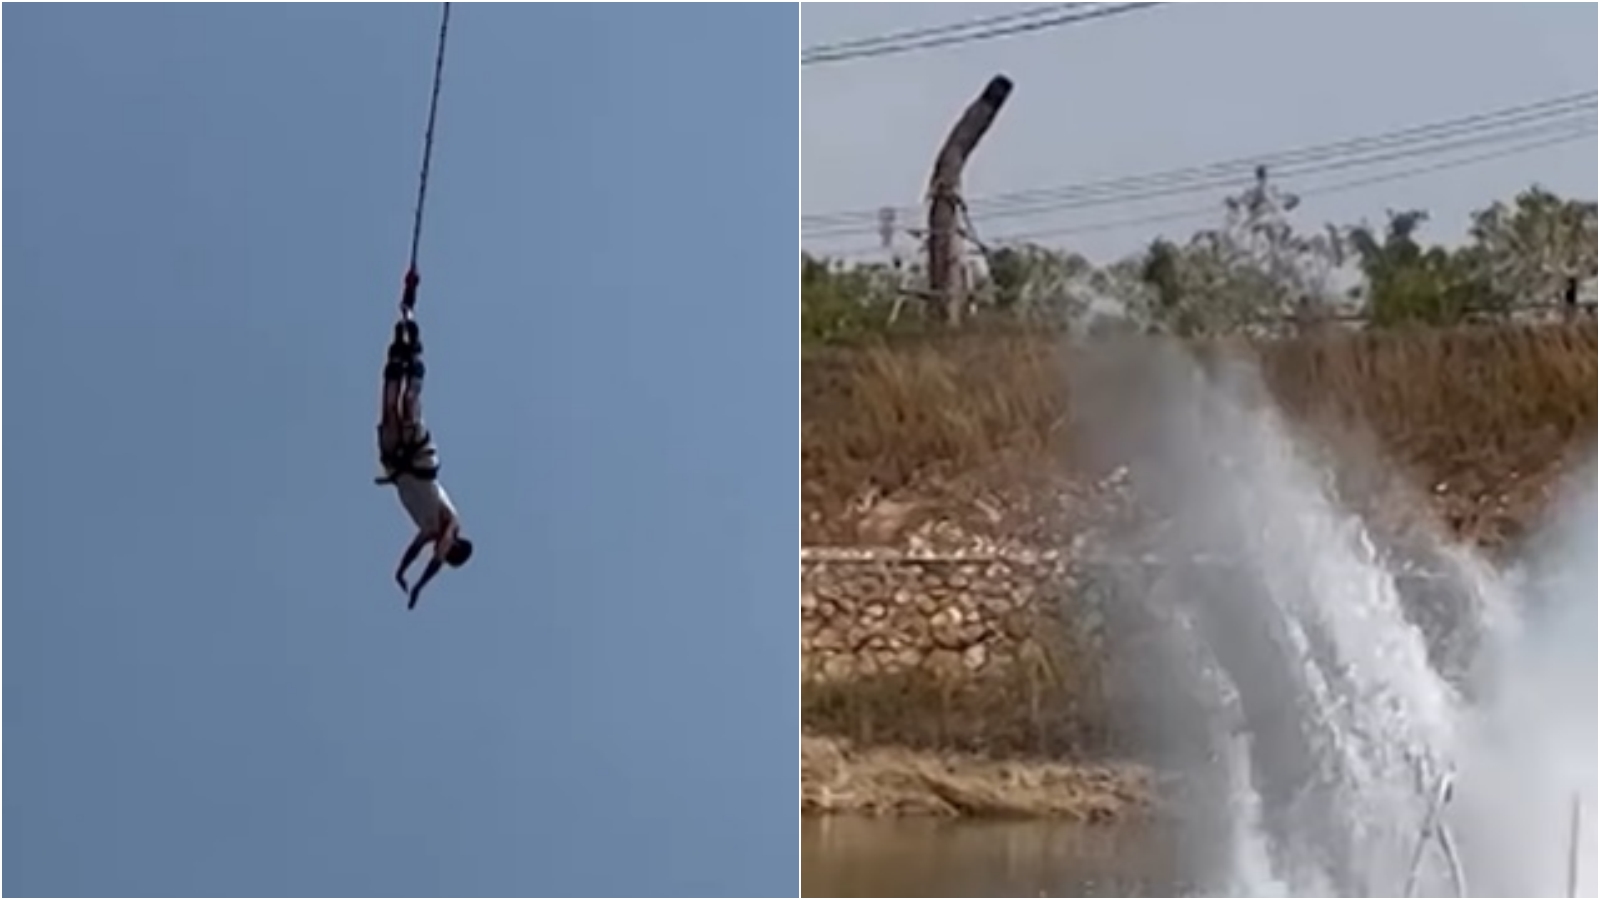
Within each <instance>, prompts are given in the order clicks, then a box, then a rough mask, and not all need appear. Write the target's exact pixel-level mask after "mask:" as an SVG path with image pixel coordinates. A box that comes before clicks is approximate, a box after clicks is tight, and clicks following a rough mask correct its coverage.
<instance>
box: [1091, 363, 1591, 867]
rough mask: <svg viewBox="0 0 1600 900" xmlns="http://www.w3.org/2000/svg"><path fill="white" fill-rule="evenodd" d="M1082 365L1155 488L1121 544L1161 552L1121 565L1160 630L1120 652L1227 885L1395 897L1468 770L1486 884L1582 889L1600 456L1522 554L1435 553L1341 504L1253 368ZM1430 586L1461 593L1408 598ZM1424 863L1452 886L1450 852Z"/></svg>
mask: <svg viewBox="0 0 1600 900" xmlns="http://www.w3.org/2000/svg"><path fill="white" fill-rule="evenodd" d="M1081 362H1082V364H1083V370H1082V371H1080V373H1079V375H1078V377H1077V378H1076V379H1075V381H1074V383H1075V385H1077V386H1079V393H1078V396H1077V398H1076V399H1077V400H1078V404H1079V411H1080V422H1081V423H1082V424H1083V425H1085V426H1086V433H1087V434H1088V435H1089V436H1090V440H1091V442H1092V444H1093V447H1092V449H1093V450H1096V451H1100V452H1103V453H1106V454H1107V455H1108V458H1111V459H1115V460H1117V461H1119V462H1122V463H1123V464H1126V465H1127V466H1128V467H1129V469H1130V472H1131V474H1132V478H1133V485H1134V493H1135V495H1136V496H1137V498H1138V501H1139V503H1140V504H1141V506H1142V507H1143V514H1142V515H1141V516H1139V517H1138V523H1137V525H1136V526H1135V527H1132V528H1130V529H1128V530H1127V531H1125V532H1124V533H1120V534H1118V535H1116V536H1115V537H1114V539H1113V540H1112V545H1111V547H1110V548H1109V551H1103V552H1108V553H1109V555H1110V556H1111V557H1112V558H1119V559H1125V560H1127V559H1139V560H1151V559H1154V560H1157V561H1159V565H1156V566H1138V565H1135V566H1126V567H1122V568H1119V569H1115V570H1114V571H1113V570H1105V571H1102V573H1101V577H1102V578H1103V579H1111V580H1114V581H1115V582H1116V586H1117V590H1116V592H1115V593H1116V596H1117V598H1118V603H1117V605H1118V606H1120V607H1122V608H1121V609H1118V610H1113V611H1111V612H1112V614H1113V616H1114V617H1115V618H1116V619H1117V620H1118V621H1119V622H1120V623H1121V624H1122V625H1123V626H1125V627H1126V628H1127V629H1128V631H1129V633H1139V634H1141V635H1143V636H1144V637H1145V639H1143V640H1141V641H1140V647H1141V648H1142V649H1140V650H1139V651H1137V652H1135V651H1133V650H1130V651H1129V652H1127V653H1125V654H1124V655H1123V658H1122V659H1121V660H1120V662H1121V663H1122V664H1123V667H1124V671H1123V672H1122V673H1121V674H1122V676H1123V678H1124V680H1125V681H1130V682H1137V683H1138V684H1139V685H1140V688H1141V689H1140V690H1137V691H1136V692H1135V693H1136V694H1137V695H1138V698H1139V699H1138V701H1137V707H1138V710H1139V712H1140V713H1142V715H1141V716H1140V718H1139V722H1138V724H1139V725H1141V726H1142V729H1143V730H1142V734H1143V736H1144V738H1145V740H1146V742H1147V743H1148V744H1149V746H1151V747H1152V748H1153V750H1154V752H1155V761H1156V762H1157V763H1158V764H1159V765H1163V766H1165V767H1167V768H1169V769H1173V770H1176V771H1178V772H1180V773H1182V775H1183V776H1184V781H1185V783H1186V784H1187V785H1188V791H1187V793H1186V794H1185V798H1184V800H1183V805H1184V806H1185V807H1186V809H1185V810H1184V812H1185V813H1186V816H1185V818H1186V819H1187V820H1188V821H1190V822H1191V823H1192V824H1193V828H1192V829H1191V831H1193V832H1194V838H1193V840H1192V841H1191V844H1192V856H1193V858H1192V859H1190V860H1187V862H1188V863H1190V868H1192V869H1193V870H1194V873H1195V878H1196V880H1198V881H1199V882H1200V883H1201V885H1202V887H1203V889H1205V890H1207V891H1221V892H1226V893H1228V894H1231V895H1236V896H1237V895H1251V896H1338V895H1343V896H1394V895H1395V894H1396V893H1397V892H1399V891H1400V890H1401V889H1402V887H1403V885H1404V883H1405V879H1406V875H1407V872H1408V869H1409V863H1410V854H1411V851H1412V848H1413V847H1414V846H1415V842H1416V840H1417V835H1418V829H1419V828H1420V827H1421V825H1422V823H1423V821H1424V820H1425V818H1426V816H1427V811H1428V808H1429V805H1430V801H1431V798H1432V794H1433V792H1434V789H1435V787H1436V785H1437V784H1438V781H1439V779H1440V778H1441V777H1442V776H1443V775H1444V774H1445V773H1446V772H1449V771H1458V772H1459V776H1458V779H1457V783H1458V789H1457V794H1456V802H1455V803H1454V804H1453V805H1452V807H1451V808H1450V809H1449V810H1448V815H1447V821H1448V823H1449V826H1450V828H1451V829H1452V832H1453V833H1454V834H1455V835H1456V836H1457V838H1458V842H1459V844H1460V846H1461V850H1462V857H1463V863H1464V866H1465V869H1466V873H1467V878H1468V884H1469V886H1471V887H1472V888H1473V890H1474V893H1478V894H1483V893H1484V892H1486V891H1487V892H1488V894H1489V895H1501V896H1504V895H1510V896H1526V895H1529V894H1535V895H1537V894H1544V895H1561V894H1562V893H1564V891H1565V878H1566V868H1567V867H1566V862H1565V860H1566V854H1567V828H1568V815H1567V809H1568V806H1569V804H1570V799H1571V796H1572V792H1573V791H1574V790H1579V791H1582V792H1584V793H1585V794H1586V796H1587V797H1588V804H1589V808H1590V809H1591V810H1593V809H1594V799H1593V798H1594V791H1595V760H1596V754H1595V731H1596V714H1595V709H1596V696H1595V690H1594V687H1593V685H1594V684H1595V634H1596V628H1595V624H1596V623H1595V600H1594V598H1595V590H1594V588H1595V555H1594V553H1595V551H1594V547H1595V524H1594V523H1595V516H1596V512H1595V501H1594V498H1595V483H1594V477H1593V470H1592V468H1591V470H1590V472H1589V474H1588V477H1587V479H1586V480H1583V481H1582V483H1581V484H1579V485H1578V486H1576V487H1575V488H1574V489H1573V490H1572V492H1571V493H1572V495H1573V496H1574V497H1577V498H1581V502H1575V503H1573V504H1572V505H1571V508H1570V509H1569V510H1568V511H1567V514H1566V516H1565V517H1564V518H1562V519H1560V520H1559V521H1558V522H1557V523H1556V524H1555V525H1553V526H1552V529H1551V533H1550V536H1549V537H1547V538H1546V539H1545V540H1544V541H1543V542H1541V543H1540V544H1539V545H1538V548H1537V549H1538V552H1537V553H1535V554H1534V555H1533V556H1532V557H1530V562H1529V563H1528V565H1527V566H1526V567H1525V569H1524V570H1523V571H1520V572H1518V573H1516V574H1514V575H1508V576H1500V575H1497V574H1496V573H1494V572H1493V571H1492V570H1491V569H1490V567H1488V566H1487V565H1485V564H1484V563H1482V562H1481V561H1479V560H1476V559H1474V558H1473V557H1472V555H1471V554H1470V553H1468V552H1466V551H1464V550H1462V549H1460V548H1448V547H1441V546H1434V547H1431V548H1427V549H1428V551H1429V552H1428V553H1427V554H1426V555H1427V557H1428V559H1427V573H1426V575H1425V576H1418V575H1417V574H1416V573H1414V572H1412V571H1411V567H1410V566H1408V565H1406V564H1403V563H1402V562H1401V561H1400V559H1399V557H1398V555H1397V554H1396V553H1394V552H1393V551H1392V550H1391V549H1389V548H1380V547H1379V546H1377V545H1376V543H1375V541H1374V539H1373V537H1372V535H1371V534H1370V533H1369V531H1368V529H1367V528H1366V527H1365V525H1364V523H1363V522H1362V521H1361V520H1360V519H1359V517H1357V516H1355V515H1353V514H1351V513H1349V512H1347V511H1345V510H1343V509H1341V508H1340V506H1339V504H1338V503H1337V502H1336V501H1335V499H1334V496H1333V491H1332V488H1331V484H1332V478H1331V476H1330V475H1329V474H1328V473H1327V472H1325V471H1323V470H1320V469H1319V468H1318V467H1316V466H1315V465H1313V464H1312V463H1310V462H1308V461H1307V460H1306V458H1305V456H1304V455H1303V454H1302V453H1301V452H1300V449H1299V448H1298V447H1297V443H1296V441H1295V440H1294V438H1293V436H1292V435H1291V434H1290V432H1289V430H1288V429H1287V428H1286V426H1285V425H1284V423H1283V422H1282V421H1281V419H1280V417H1279V416H1278V415H1277V414H1276V413H1275V411H1274V410H1273V408H1272V406H1271V404H1270V402H1268V400H1267V397H1266V394H1265V392H1264V391H1263V390H1262V389H1261V388H1260V386H1259V385H1258V384H1257V383H1256V382H1255V380H1254V377H1253V375H1252V373H1250V372H1249V371H1247V370H1244V369H1241V368H1229V367H1228V366H1226V365H1214V366H1211V367H1210V368H1211V371H1209V372H1202V370H1201V369H1200V368H1199V367H1198V366H1196V365H1195V364H1194V363H1193V362H1192V361H1191V360H1190V359H1189V358H1188V357H1186V356H1185V355H1184V354H1183V353H1182V352H1181V351H1179V350H1176V349H1173V348H1165V349H1159V350H1157V351H1156V352H1154V353H1152V352H1151V351H1150V349H1149V348H1148V347H1146V348H1144V351H1143V352H1142V353H1140V354H1139V356H1138V357H1137V358H1135V359H1130V358H1128V357H1126V356H1125V355H1113V356H1104V357H1098V358H1090V359H1085V360H1082V361H1081ZM1086 385H1087V386H1091V389H1090V390H1088V391H1085V390H1083V388H1084V386H1086ZM1094 388H1098V390H1095V389H1094ZM1416 584H1423V585H1424V586H1425V587H1426V589H1427V590H1426V593H1427V594H1429V595H1430V596H1429V602H1431V603H1434V604H1435V605H1436V606H1438V605H1442V607H1443V609H1442V612H1441V611H1440V610H1439V609H1435V610H1433V611H1432V612H1433V615H1432V616H1431V617H1430V616H1425V615H1423V614H1422V613H1420V612H1419V611H1418V609H1417V605H1418V603H1417V601H1415V600H1412V601H1411V602H1408V599H1407V597H1405V596H1402V588H1403V587H1405V586H1407V585H1416ZM1425 618H1430V620H1431V621H1432V624H1433V626H1434V627H1433V631H1434V633H1432V634H1431V635H1425V634H1424V629H1423V627H1422V625H1421V624H1419V623H1420V622H1422V621H1423V619H1425ZM1439 619H1443V620H1448V622H1449V627H1448V628H1444V629H1440V628H1438V627H1437V620H1439ZM1152 633H1153V634H1156V635H1158V636H1159V637H1158V638H1157V639H1156V640H1154V641H1150V640H1148V636H1149V635H1150V634H1152ZM1463 648H1464V649H1463ZM1463 656H1465V657H1467V660H1466V665H1464V666H1462V667H1461V668H1460V670H1459V671H1457V670H1456V669H1455V668H1453V667H1452V666H1451V665H1450V664H1448V663H1447V662H1446V661H1449V660H1455V661H1460V660H1461V658H1462V657H1463ZM1445 671H1449V672H1450V673H1451V676H1450V677H1447V675H1446V674H1445ZM1592 819H1593V816H1592V814H1591V822H1592ZM1224 825H1225V827H1219V826H1224ZM1593 827H1594V826H1593V825H1592V824H1591V826H1590V828H1591V831H1590V839H1589V840H1588V841H1587V843H1586V846H1587V847H1588V848H1589V851H1588V854H1587V855H1588V858H1587V859H1586V860H1585V862H1584V865H1585V867H1586V868H1587V872H1588V874H1587V876H1586V877H1585V878H1584V880H1583V882H1582V883H1583V884H1585V885H1588V886H1590V887H1589V888H1588V889H1589V890H1590V891H1592V890H1593V887H1592V885H1593V884H1594V874H1593V873H1594V861H1593V856H1594V853H1593V845H1594V840H1593V833H1594V832H1593ZM1421 874H1422V878H1421V881H1420V885H1419V888H1420V890H1421V892H1422V893H1423V894H1424V895H1426V896H1445V895H1448V894H1449V893H1450V892H1451V890H1452V887H1451V883H1450V880H1449V878H1448V870H1447V869H1446V867H1445V866H1444V865H1443V861H1442V860H1439V859H1437V855H1436V854H1435V855H1432V856H1430V857H1429V858H1428V864H1427V866H1426V867H1425V868H1424V869H1423V871H1422V873H1421Z"/></svg>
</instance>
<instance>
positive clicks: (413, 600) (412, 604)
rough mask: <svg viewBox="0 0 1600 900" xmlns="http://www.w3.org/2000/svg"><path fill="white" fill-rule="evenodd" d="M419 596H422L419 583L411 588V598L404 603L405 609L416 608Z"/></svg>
mask: <svg viewBox="0 0 1600 900" xmlns="http://www.w3.org/2000/svg"><path fill="white" fill-rule="evenodd" d="M421 597H422V585H420V584H419V585H417V586H416V587H414V588H412V589H411V600H410V601H409V602H408V603H406V609H416V608H417V600H418V599H420V598H421Z"/></svg>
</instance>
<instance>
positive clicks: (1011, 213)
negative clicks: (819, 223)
mask: <svg viewBox="0 0 1600 900" xmlns="http://www.w3.org/2000/svg"><path fill="white" fill-rule="evenodd" d="M1594 122H1595V119H1594V115H1593V113H1590V114H1588V115H1579V116H1574V115H1567V116H1565V117H1563V118H1560V119H1551V120H1548V121H1544V122H1538V123H1533V124H1531V125H1524V126H1522V127H1519V128H1511V129H1495V130H1488V131H1482V132H1480V133H1478V134H1469V135H1465V136H1462V137H1457V138H1455V139H1453V140H1444V141H1432V142H1428V143H1420V144H1413V145H1409V146H1398V147H1393V148H1380V149H1382V150H1383V152H1376V153H1366V154H1351V155H1348V156H1343V157H1340V156H1330V157H1328V158H1326V159H1322V160H1311V161H1308V162H1304V163H1300V164H1292V163H1291V164H1289V165H1281V166H1273V167H1271V169H1270V171H1271V172H1272V174H1274V175H1277V176H1279V177H1286V178H1292V177H1301V176H1306V175H1316V174H1322V173H1327V172H1339V171H1344V170H1346V169H1356V168H1367V167H1371V166H1376V165H1381V164H1384V163H1390V162H1396V161H1399V160H1405V159H1412V158H1417V157H1431V156H1440V155H1443V154H1448V153H1454V152H1458V151H1462V150H1472V149H1475V148H1478V147H1484V146H1490V145H1494V144H1504V143H1506V142H1508V141H1518V140H1525V139H1528V138H1536V137H1540V136H1544V135H1548V134H1552V133H1567V132H1569V131H1570V130H1571V129H1572V128H1573V127H1574V126H1587V127H1592V126H1593V125H1594ZM1241 174H1242V173H1239V172H1219V173H1218V174H1216V175H1213V176H1211V177H1208V178H1202V179H1192V180H1187V181H1180V182H1177V183H1172V184H1160V183H1155V184H1150V185H1148V186H1144V185H1135V186H1134V187H1133V189H1125V190H1116V191H1082V192H1078V193H1076V194H1075V195H1074V194H1068V195H1064V196H1062V197H1061V198H1060V199H1056V200H1052V201H1049V202H1035V203H1032V204H1030V205H1027V206H1014V207H1005V206H1002V207H1000V208H998V209H994V210H992V211H982V210H973V211H971V214H972V215H974V216H977V217H980V218H982V219H983V220H984V221H994V220H998V219H1013V218H1030V217H1036V216H1041V215H1047V214H1050V213H1055V212H1061V211H1064V210H1074V209H1087V208H1092V207H1097V206H1112V205H1120V204H1124V203H1137V202H1141V201H1147V200H1160V199H1166V198H1169V197H1176V196H1182V195H1186V194H1196V193H1204V192H1206V191H1213V190H1219V189H1223V188H1228V187H1232V186H1235V185H1237V184H1238V182H1239V179H1240V177H1241ZM869 230H870V229H863V228H860V227H857V226H850V227H844V228H839V227H835V228H831V229H822V230H817V231H813V232H810V233H808V234H807V236H808V237H812V238H823V237H843V236H846V235H856V234H863V233H866V232H867V231H869Z"/></svg>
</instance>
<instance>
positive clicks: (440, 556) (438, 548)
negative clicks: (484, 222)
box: [373, 270, 472, 609]
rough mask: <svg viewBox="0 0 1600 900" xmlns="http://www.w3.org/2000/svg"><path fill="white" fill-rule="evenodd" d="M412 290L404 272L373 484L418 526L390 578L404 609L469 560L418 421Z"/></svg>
mask: <svg viewBox="0 0 1600 900" xmlns="http://www.w3.org/2000/svg"><path fill="white" fill-rule="evenodd" d="M416 289H417V275H416V272H415V270H412V271H409V272H407V273H406V290H405V298H404V299H403V300H402V301H401V303H400V317H399V319H398V320H396V322H395V323H394V339H393V340H391V341H390V342H389V353H388V358H387V360H385V362H384V366H383V409H382V412H381V414H380V416H379V419H378V461H379V464H380V465H381V466H382V467H383V474H382V475H380V476H378V477H377V478H375V479H373V480H374V482H375V483H377V484H380V485H389V484H392V485H394V487H395V491H396V493H398V494H399V495H400V505H401V506H403V507H405V511H406V513H407V514H408V515H410V516H411V521H412V522H415V523H416V526H417V534H416V536H415V537H413V538H412V539H411V543H410V545H409V546H407V547H406V550H405V553H404V554H403V555H402V556H401V557H400V566H399V568H398V569H396V570H395V573H394V580H395V582H396V583H397V584H399V585H400V589H401V590H402V591H406V592H408V595H409V600H408V602H407V603H406V608H407V609H412V608H414V607H415V606H416V605H417V599H418V598H419V597H420V596H421V595H422V589H423V588H424V587H426V586H427V584H428V582H430V581H432V580H433V577H434V576H435V575H437V574H439V569H440V566H441V565H444V564H448V565H449V566H450V567H451V568H457V567H460V566H463V565H465V564H466V562H467V560H469V559H471V558H472V542H471V541H470V540H468V539H467V538H466V537H464V536H462V534H461V517H460V515H459V514H458V513H457V512H456V508H455V505H454V504H453V503H451V502H450V495H449V494H447V493H446V492H445V489H444V485H442V484H440V483H439V451H438V448H437V447H435V446H434V443H433V435H432V434H430V433H429V431H428V427H427V425H426V424H424V422H423V419H422V382H423V377H424V375H425V374H426V372H427V367H426V366H425V365H424V364H423V361H422V332H421V329H420V328H419V327H418V325H417V320H416V316H415V314H414V312H413V307H414V306H415V304H416ZM428 544H432V545H433V558H432V559H430V560H428V565H427V568H425V569H424V570H423V572H422V578H421V579H419V580H418V581H417V583H416V586H415V587H412V586H409V585H407V583H406V573H407V571H408V570H410V568H411V564H412V563H414V562H415V561H416V559H417V556H418V555H419V554H421V553H422V548H423V547H425V546H427V545H428Z"/></svg>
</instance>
